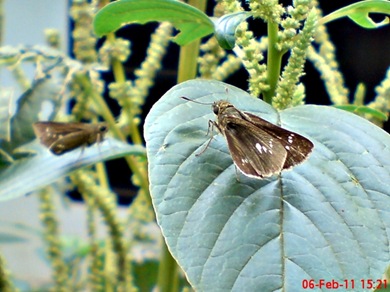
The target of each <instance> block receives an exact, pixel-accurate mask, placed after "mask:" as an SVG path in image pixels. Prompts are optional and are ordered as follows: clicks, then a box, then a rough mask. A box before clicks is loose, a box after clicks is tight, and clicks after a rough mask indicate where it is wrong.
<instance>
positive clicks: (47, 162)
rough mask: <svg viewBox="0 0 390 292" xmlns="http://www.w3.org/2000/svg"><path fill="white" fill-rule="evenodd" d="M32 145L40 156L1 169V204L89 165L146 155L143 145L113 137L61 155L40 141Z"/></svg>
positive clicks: (18, 161) (17, 161) (20, 160)
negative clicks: (54, 152)
mask: <svg viewBox="0 0 390 292" xmlns="http://www.w3.org/2000/svg"><path fill="white" fill-rule="evenodd" d="M29 146H30V148H33V149H36V150H37V155H35V156H32V157H27V158H22V159H18V160H16V161H15V162H14V163H13V164H12V165H10V166H8V167H5V168H3V169H1V170H0V201H5V200H10V199H13V198H17V197H20V196H23V195H25V194H27V193H30V192H32V191H34V190H37V189H39V188H42V187H44V186H46V185H48V184H50V183H52V182H54V181H56V180H57V179H59V178H61V177H63V176H65V175H67V174H69V173H70V172H72V171H74V170H76V169H78V168H81V167H84V166H87V165H91V164H94V163H97V162H100V161H104V160H109V159H115V158H118V157H123V156H125V155H137V156H144V154H145V150H144V148H143V147H141V146H134V145H129V144H127V143H123V142H120V141H118V140H115V139H112V138H111V139H110V138H108V139H105V140H104V142H102V143H101V144H98V145H94V146H91V147H87V148H85V149H84V150H83V149H77V150H74V151H71V152H69V153H66V154H63V155H60V156H57V155H53V154H52V153H51V152H50V151H49V150H48V149H47V148H46V147H44V146H42V145H40V144H39V143H38V141H34V143H32V144H30V145H29Z"/></svg>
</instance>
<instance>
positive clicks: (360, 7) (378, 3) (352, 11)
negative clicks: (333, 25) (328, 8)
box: [319, 0, 390, 28]
mask: <svg viewBox="0 0 390 292" xmlns="http://www.w3.org/2000/svg"><path fill="white" fill-rule="evenodd" d="M369 13H381V14H387V15H390V2H389V1H387V0H366V1H360V2H357V3H354V4H351V5H348V6H346V7H343V8H341V9H339V10H336V11H334V12H332V13H330V14H328V15H326V16H324V17H323V18H322V19H320V21H319V23H320V24H325V23H328V22H331V21H333V20H335V19H339V18H342V17H345V16H348V17H349V18H350V19H352V20H353V21H354V22H355V23H356V24H358V25H360V26H362V27H364V28H378V27H381V26H384V25H387V24H388V23H389V18H388V17H385V19H384V20H383V21H381V22H379V23H376V22H374V21H373V20H372V19H371V18H370V16H369Z"/></svg>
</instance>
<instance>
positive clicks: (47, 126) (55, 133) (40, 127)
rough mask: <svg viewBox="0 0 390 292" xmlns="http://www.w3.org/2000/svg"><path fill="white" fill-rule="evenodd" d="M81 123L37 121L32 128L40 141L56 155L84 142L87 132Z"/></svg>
mask: <svg viewBox="0 0 390 292" xmlns="http://www.w3.org/2000/svg"><path fill="white" fill-rule="evenodd" d="M82 126H83V124H82V123H59V122H37V123H34V125H33V129H34V132H35V135H36V136H37V137H38V138H39V140H40V141H41V143H42V144H43V145H45V146H46V147H47V148H49V150H50V151H51V152H52V153H53V154H56V155H61V154H63V153H65V152H68V151H71V150H73V149H75V148H77V147H80V146H82V145H85V144H86V142H85V141H86V140H87V141H88V137H89V133H88V132H87V131H85V130H84V131H83V128H82Z"/></svg>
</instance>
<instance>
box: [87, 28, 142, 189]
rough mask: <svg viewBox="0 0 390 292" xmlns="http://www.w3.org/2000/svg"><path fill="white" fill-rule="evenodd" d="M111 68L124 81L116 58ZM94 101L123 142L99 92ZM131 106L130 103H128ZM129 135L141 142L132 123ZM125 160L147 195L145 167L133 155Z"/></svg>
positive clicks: (120, 80)
mask: <svg viewBox="0 0 390 292" xmlns="http://www.w3.org/2000/svg"><path fill="white" fill-rule="evenodd" d="M114 37H115V35H114V34H109V35H108V36H107V38H108V39H111V40H112V39H113V38H114ZM112 68H113V72H114V77H115V80H116V81H117V82H126V75H125V70H124V69H123V65H122V63H120V62H119V61H118V60H113V61H112ZM94 100H95V102H96V103H97V104H98V105H99V108H100V109H101V113H102V116H103V117H104V119H105V120H106V121H107V122H108V124H109V126H110V129H111V131H112V133H113V134H114V136H115V137H116V138H118V139H120V140H121V141H123V142H127V141H126V137H125V136H124V135H123V133H122V132H121V131H120V130H119V129H118V128H117V127H116V126H115V118H114V117H113V115H112V113H111V111H110V109H109V107H108V106H107V104H106V102H105V101H104V99H103V97H102V96H100V95H99V94H96V95H95V96H94ZM128 106H129V107H131V106H130V105H128ZM131 130H132V131H131V133H132V134H131V135H132V137H131V138H132V141H133V142H134V143H135V144H137V142H138V143H139V144H142V142H141V141H142V140H141V138H140V137H141V136H140V133H139V129H138V127H137V126H136V125H134V123H132V125H131ZM125 160H126V162H127V164H128V165H129V167H130V169H131V171H132V172H133V173H134V175H135V176H136V177H138V180H139V182H140V187H141V188H142V189H143V190H144V191H145V192H146V193H147V194H148V195H149V181H148V178H147V173H146V172H145V171H143V170H144V169H145V168H146V167H145V165H144V164H142V163H140V162H139V161H138V160H137V159H136V158H135V157H131V156H126V157H125Z"/></svg>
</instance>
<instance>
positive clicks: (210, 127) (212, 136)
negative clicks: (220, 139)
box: [195, 120, 219, 157]
mask: <svg viewBox="0 0 390 292" xmlns="http://www.w3.org/2000/svg"><path fill="white" fill-rule="evenodd" d="M214 127H217V128H218V125H217V123H216V122H214V121H212V120H209V128H208V129H207V134H206V136H208V135H209V133H210V132H211V137H210V139H209V141H208V142H207V144H206V146H205V147H204V148H203V149H202V150H201V151H200V152H199V153H196V154H195V156H196V157H198V156H200V155H202V154H203V152H205V151H206V149H207V148H208V147H209V145H210V143H211V140H213V138H214ZM210 129H211V131H210ZM218 129H219V128H218Z"/></svg>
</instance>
